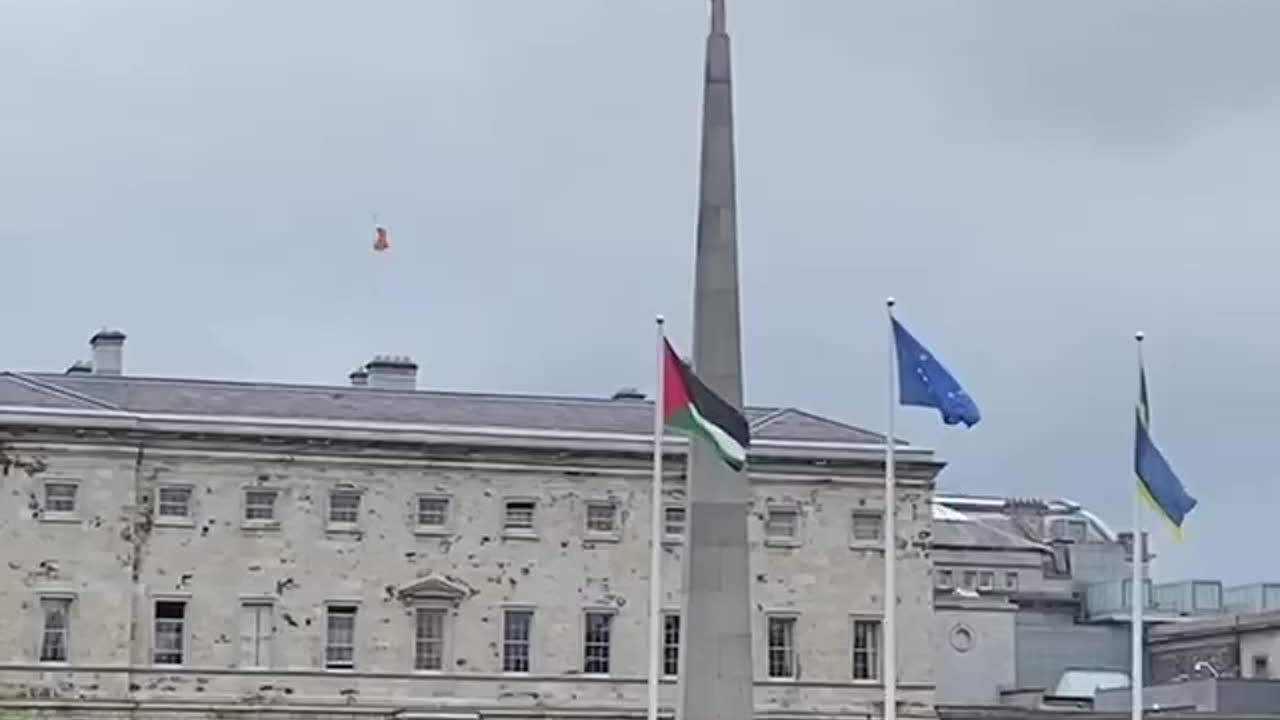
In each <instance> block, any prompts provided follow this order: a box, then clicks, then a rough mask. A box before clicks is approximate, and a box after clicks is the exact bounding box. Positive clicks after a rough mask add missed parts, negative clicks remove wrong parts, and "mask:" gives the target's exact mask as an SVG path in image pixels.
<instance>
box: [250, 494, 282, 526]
mask: <svg viewBox="0 0 1280 720" xmlns="http://www.w3.org/2000/svg"><path fill="white" fill-rule="evenodd" d="M279 496H280V492H279V491H278V490H262V489H258V490H245V491H244V519H245V520H246V521H247V522H251V523H270V522H275V520H276V498H277V497H279Z"/></svg>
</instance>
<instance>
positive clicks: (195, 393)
mask: <svg viewBox="0 0 1280 720" xmlns="http://www.w3.org/2000/svg"><path fill="white" fill-rule="evenodd" d="M5 406H10V407H16V406H23V407H38V408H51V409H67V410H74V409H109V410H121V411H126V412H137V413H157V414H182V415H201V416H208V417H217V416H224V417H258V418H271V419H308V420H328V421H351V422H379V423H407V424H423V425H440V426H465V427H496V428H508V429H513V430H555V431H565V432H574V431H580V432H603V433H620V434H636V435H647V434H650V433H652V432H653V405H652V403H650V402H647V401H645V400H637V399H625V398H624V399H616V400H613V399H608V398H591V397H560V396H539V395H515V394H497V393H464V392H442V391H434V390H433V391H423V390H388V389H376V388H369V387H351V386H325V385H288V384H278V383H255V382H235V381H224V380H201V379H186V378H154V377H135V376H115V377H111V376H100V375H90V374H84V375H76V374H72V375H65V374H51V373H11V372H3V373H0V409H3V408H4V407H5ZM746 412H747V417H748V419H749V420H750V421H751V426H752V435H753V437H755V438H759V439H762V440H775V441H801V442H834V443H861V444H879V443H883V442H884V436H883V435H881V434H878V433H874V432H872V431H870V430H865V429H862V428H859V427H855V426H852V425H848V424H845V423H842V422H839V421H837V420H833V419H830V418H825V417H820V416H818V415H814V414H812V413H808V412H805V411H802V410H798V409H796V408H788V407H749V408H747V411H746ZM899 442H901V441H899Z"/></svg>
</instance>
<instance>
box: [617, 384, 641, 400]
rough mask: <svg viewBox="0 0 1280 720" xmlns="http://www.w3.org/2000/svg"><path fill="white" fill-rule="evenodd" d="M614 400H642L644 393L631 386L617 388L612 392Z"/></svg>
mask: <svg viewBox="0 0 1280 720" xmlns="http://www.w3.org/2000/svg"><path fill="white" fill-rule="evenodd" d="M613 399H614V400H643V399H644V393H642V392H640V391H639V390H637V389H636V388H633V387H624V388H618V390H617V391H615V392H614V393H613Z"/></svg>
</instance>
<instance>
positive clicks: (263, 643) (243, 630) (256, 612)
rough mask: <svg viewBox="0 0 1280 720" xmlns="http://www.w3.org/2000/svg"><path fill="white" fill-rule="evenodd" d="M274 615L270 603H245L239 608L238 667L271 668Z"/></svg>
mask: <svg viewBox="0 0 1280 720" xmlns="http://www.w3.org/2000/svg"><path fill="white" fill-rule="evenodd" d="M274 635H275V613H274V607H273V606H272V604H271V603H270V602H266V601H261V600H260V601H254V602H246V603H243V604H242V605H241V606H240V667H242V668H268V667H271V638H272V636H274Z"/></svg>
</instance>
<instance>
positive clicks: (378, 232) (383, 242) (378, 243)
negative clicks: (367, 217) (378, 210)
mask: <svg viewBox="0 0 1280 720" xmlns="http://www.w3.org/2000/svg"><path fill="white" fill-rule="evenodd" d="M390 247H391V243H390V242H389V241H388V240H387V229H386V228H384V227H382V226H381V225H376V226H374V228H373V249H374V251H375V252H382V251H384V250H387V249H389V248H390Z"/></svg>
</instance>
